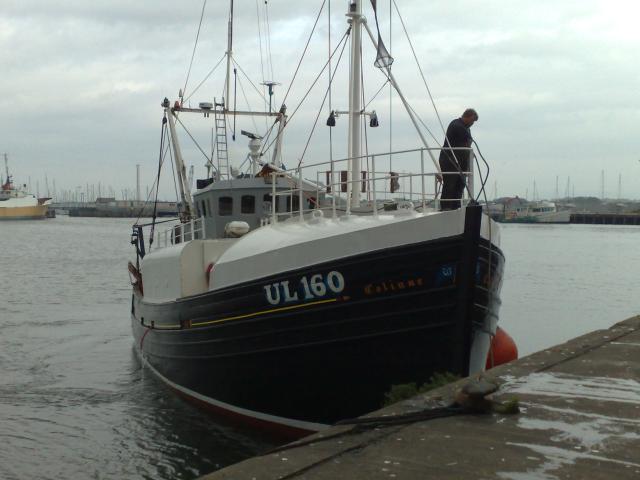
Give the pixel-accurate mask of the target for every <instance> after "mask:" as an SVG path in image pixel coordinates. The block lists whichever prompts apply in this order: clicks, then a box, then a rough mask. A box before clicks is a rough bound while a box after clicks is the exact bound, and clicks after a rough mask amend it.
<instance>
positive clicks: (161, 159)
mask: <svg viewBox="0 0 640 480" xmlns="http://www.w3.org/2000/svg"><path fill="white" fill-rule="evenodd" d="M166 125H167V124H166V117H163V122H162V127H161V129H160V151H159V152H158V175H157V177H156V179H155V180H154V182H153V185H151V190H149V193H148V194H147V199H146V200H145V202H144V204H143V205H142V207H141V208H140V210H139V211H138V215H137V218H136V221H135V224H137V223H138V222H139V221H140V218H141V217H142V214H143V212H144V209H145V207H146V206H147V203H149V199H150V198H151V196H152V195H153V191H154V190H153V189H154V188H156V198H155V201H154V205H153V217H152V218H153V222H152V227H151V234H152V236H151V241H150V242H149V246H151V245H152V244H153V224H155V221H156V208H157V205H158V188H157V187H156V184H157V185H159V184H160V169H161V168H162V163H163V162H164V158H165V156H166V153H167V152H166V148H168V145H167V147H165V146H164V139H165V137H166V136H167V135H168V134H167V126H166Z"/></svg>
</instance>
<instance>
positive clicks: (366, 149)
mask: <svg viewBox="0 0 640 480" xmlns="http://www.w3.org/2000/svg"><path fill="white" fill-rule="evenodd" d="M360 85H362V88H361V89H360V90H361V92H360V94H361V97H362V98H361V100H362V104H363V105H364V102H365V98H364V68H362V44H360ZM362 109H363V110H364V107H363V108H362ZM363 126H364V153H365V158H366V159H367V168H366V172H367V173H369V172H370V170H369V137H368V135H367V117H366V116H365V115H360V130H361V131H362V127H363ZM356 173H357V174H358V183H359V182H360V181H361V176H362V174H361V173H360V172H356ZM374 188H375V186H374ZM367 200H371V189H370V188H369V189H367ZM374 208H375V206H374Z"/></svg>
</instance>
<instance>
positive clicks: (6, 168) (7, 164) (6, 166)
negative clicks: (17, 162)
mask: <svg viewBox="0 0 640 480" xmlns="http://www.w3.org/2000/svg"><path fill="white" fill-rule="evenodd" d="M4 170H5V172H7V183H9V158H8V157H7V154H6V153H5V154H4Z"/></svg>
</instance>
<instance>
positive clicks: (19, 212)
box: [0, 205, 48, 220]
mask: <svg viewBox="0 0 640 480" xmlns="http://www.w3.org/2000/svg"><path fill="white" fill-rule="evenodd" d="M47 210H48V207H47V206H46V205H34V206H28V207H1V206H0V220H40V219H43V218H46V216H47Z"/></svg>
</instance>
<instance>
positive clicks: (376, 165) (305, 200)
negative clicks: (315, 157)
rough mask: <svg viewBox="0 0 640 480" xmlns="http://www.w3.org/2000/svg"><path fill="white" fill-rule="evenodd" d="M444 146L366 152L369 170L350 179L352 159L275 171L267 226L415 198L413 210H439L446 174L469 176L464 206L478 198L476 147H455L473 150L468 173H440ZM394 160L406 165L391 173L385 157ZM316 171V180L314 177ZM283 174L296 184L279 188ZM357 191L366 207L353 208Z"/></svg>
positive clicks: (375, 211) (365, 166) (363, 158)
mask: <svg viewBox="0 0 640 480" xmlns="http://www.w3.org/2000/svg"><path fill="white" fill-rule="evenodd" d="M441 150H443V149H442V148H417V149H411V150H401V151H394V152H387V153H378V154H372V155H363V156H361V157H359V159H360V164H361V165H362V167H363V168H361V169H360V175H359V176H358V178H350V177H351V175H350V172H348V170H349V168H348V166H349V163H350V161H351V159H350V158H343V159H339V160H334V161H326V162H319V163H313V164H307V165H300V166H298V167H296V168H291V169H286V170H280V171H277V172H275V171H274V172H271V174H270V175H271V184H272V192H271V196H272V199H273V201H272V206H271V215H270V217H268V218H263V219H262V222H261V224H262V225H266V224H271V223H277V222H278V221H282V220H283V219H291V218H295V217H298V218H299V219H300V220H301V221H302V220H303V219H304V218H305V216H307V217H308V216H311V215H316V216H318V215H319V214H317V213H315V214H314V212H316V211H318V210H321V211H323V213H322V215H323V216H330V217H332V218H335V217H338V216H341V215H344V214H349V213H366V210H367V209H369V211H370V213H372V214H373V215H374V216H377V214H378V211H379V210H380V209H383V208H384V207H385V204H390V203H395V204H397V203H398V202H399V201H403V202H405V203H406V202H409V203H411V204H412V206H413V208H415V209H422V211H426V210H427V209H428V208H433V209H439V208H440V201H441V200H443V199H441V198H440V190H441V188H440V186H441V184H442V182H441V180H442V177H444V176H446V175H456V176H458V175H460V174H462V175H464V178H465V182H466V185H467V188H466V189H465V192H466V193H467V196H466V198H463V199H462V204H463V205H464V204H466V203H467V202H468V201H469V200H470V199H471V198H473V196H474V186H473V176H474V172H473V165H474V157H475V156H474V152H473V149H471V148H462V147H461V148H453V149H451V150H453V151H454V153H456V152H460V153H462V152H469V170H468V171H465V172H440V171H439V169H436V168H435V165H434V160H435V161H437V157H438V156H439V154H440V151H441ZM447 150H450V149H447ZM390 158H393V163H394V164H395V165H398V166H402V169H397V171H389V170H390V169H384V168H381V166H382V165H383V164H385V165H389V162H388V161H387V162H385V160H387V159H390ZM394 170H396V168H394ZM310 175H311V176H314V177H315V179H314V180H309V179H308V177H309V176H310ZM323 175H324V176H325V178H324V179H322V176H323ZM278 177H284V178H287V179H288V180H289V182H290V184H291V188H289V189H285V190H282V189H276V185H277V178H278ZM323 180H324V181H323ZM356 192H357V193H356ZM354 195H359V196H360V202H359V203H360V205H361V206H360V207H355V206H352V202H351V198H353V196H354ZM278 197H285V198H286V202H287V206H288V207H287V208H286V211H284V212H283V211H279V209H278V208H277V205H278V202H277V198H278ZM322 198H324V201H323V200H321V199H322Z"/></svg>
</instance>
